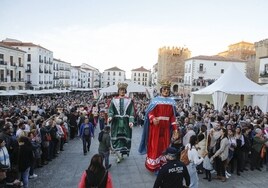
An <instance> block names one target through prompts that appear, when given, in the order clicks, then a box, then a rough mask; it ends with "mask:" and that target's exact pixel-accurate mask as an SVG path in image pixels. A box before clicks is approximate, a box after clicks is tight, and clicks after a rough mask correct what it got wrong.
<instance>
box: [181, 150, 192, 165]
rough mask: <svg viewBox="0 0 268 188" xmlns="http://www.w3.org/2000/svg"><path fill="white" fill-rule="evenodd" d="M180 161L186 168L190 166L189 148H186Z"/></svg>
mask: <svg viewBox="0 0 268 188" xmlns="http://www.w3.org/2000/svg"><path fill="white" fill-rule="evenodd" d="M180 161H181V162H182V163H183V164H185V165H186V166H187V165H188V164H190V160H189V158H188V148H185V149H184V150H182V151H181V157H180Z"/></svg>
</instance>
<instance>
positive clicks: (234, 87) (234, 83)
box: [192, 64, 268, 110]
mask: <svg viewBox="0 0 268 188" xmlns="http://www.w3.org/2000/svg"><path fill="white" fill-rule="evenodd" d="M202 95H203V96H204V95H211V96H212V100H213V103H214V106H215V109H216V110H221V109H222V107H223V105H224V103H225V102H226V100H227V97H228V95H253V96H256V95H260V96H263V95H265V96H268V89H267V88H264V87H262V86H260V85H258V84H256V83H254V82H252V81H251V80H249V79H248V78H247V77H246V76H245V75H244V74H243V73H242V72H241V71H239V70H238V69H237V68H236V66H235V65H234V64H231V65H230V66H229V68H228V69H227V70H226V72H225V73H224V74H223V75H222V76H221V77H220V78H219V79H218V80H216V81H215V82H214V83H213V84H211V85H209V86H207V87H205V88H204V89H201V90H199V91H195V92H192V101H193V102H194V101H195V98H196V97H198V96H199V97H200V96H202Z"/></svg>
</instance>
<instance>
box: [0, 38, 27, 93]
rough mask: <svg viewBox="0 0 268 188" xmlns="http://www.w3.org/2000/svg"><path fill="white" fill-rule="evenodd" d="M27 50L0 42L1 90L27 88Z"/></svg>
mask: <svg viewBox="0 0 268 188" xmlns="http://www.w3.org/2000/svg"><path fill="white" fill-rule="evenodd" d="M24 54H25V52H24V51H22V50H20V49H16V48H13V47H10V46H7V45H4V44H1V43H0V90H7V91H8V90H23V89H25V82H24V78H25V69H24Z"/></svg>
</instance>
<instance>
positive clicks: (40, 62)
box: [39, 55, 41, 63]
mask: <svg viewBox="0 0 268 188" xmlns="http://www.w3.org/2000/svg"><path fill="white" fill-rule="evenodd" d="M39 63H41V55H39Z"/></svg>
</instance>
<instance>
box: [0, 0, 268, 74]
mask: <svg viewBox="0 0 268 188" xmlns="http://www.w3.org/2000/svg"><path fill="white" fill-rule="evenodd" d="M0 7H1V9H0V40H3V39H5V38H13V39H18V40H21V41H23V42H33V43H34V44H40V45H41V46H43V47H45V48H47V49H49V50H51V51H53V53H54V58H57V59H61V60H63V61H67V62H69V63H71V64H72V65H81V64H82V63H87V64H90V65H92V66H94V67H96V68H98V69H99V70H100V71H101V72H103V70H105V69H108V68H111V67H113V66H117V67H118V68H120V69H123V70H125V71H126V73H127V75H128V77H129V75H130V71H131V70H132V69H135V68H139V67H140V66H144V67H145V68H147V69H151V68H152V66H153V65H154V64H155V63H156V62H157V58H158V49H159V48H160V47H164V46H171V47H172V46H177V47H187V48H189V50H190V51H191V52H192V56H198V55H214V54H217V53H218V52H222V51H225V50H227V48H228V45H230V44H234V43H237V42H240V41H246V42H252V43H254V42H257V41H260V40H263V39H266V38H268V24H267V20H268V18H267V17H268V16H267V10H268V9H267V8H268V1H267V0H184V1H182V0H0Z"/></svg>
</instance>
